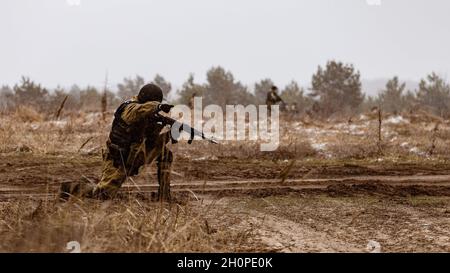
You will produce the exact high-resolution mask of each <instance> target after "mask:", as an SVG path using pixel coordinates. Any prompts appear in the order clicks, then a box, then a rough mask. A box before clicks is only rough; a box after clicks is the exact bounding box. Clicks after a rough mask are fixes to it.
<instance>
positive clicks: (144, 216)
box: [0, 198, 249, 252]
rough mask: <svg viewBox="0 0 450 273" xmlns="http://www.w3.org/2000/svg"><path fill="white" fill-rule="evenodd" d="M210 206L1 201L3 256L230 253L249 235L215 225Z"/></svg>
mask: <svg viewBox="0 0 450 273" xmlns="http://www.w3.org/2000/svg"><path fill="white" fill-rule="evenodd" d="M210 209H211V207H210V206H206V205H202V204H200V202H189V203H188V204H184V205H179V204H171V205H170V204H160V203H154V202H146V201H145V200H139V199H135V198H132V199H131V198H130V199H129V200H128V201H127V200H115V201H107V202H101V201H92V200H85V201H84V202H80V201H76V202H69V203H55V202H53V201H51V202H45V201H43V202H39V201H31V200H23V201H11V202H7V203H6V202H5V203H0V215H1V216H0V219H1V220H0V252H68V250H67V249H66V245H67V243H68V242H70V241H78V242H79V243H80V244H81V251H82V252H230V251H233V252H234V251H236V250H239V249H241V250H242V247H241V245H242V244H245V242H246V240H247V239H248V234H249V233H248V231H245V230H244V231H241V232H239V231H233V230H231V229H229V228H227V227H224V226H222V227H221V226H218V225H212V224H211V223H210V221H211V220H210V218H208V217H207V215H209V213H208V212H209V210H210Z"/></svg>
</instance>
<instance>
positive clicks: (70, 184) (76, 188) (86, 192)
mask: <svg viewBox="0 0 450 273" xmlns="http://www.w3.org/2000/svg"><path fill="white" fill-rule="evenodd" d="M94 188H95V184H94V183H92V182H90V181H86V180H83V181H66V182H63V183H61V187H60V190H59V195H58V197H59V199H60V200H62V201H67V200H69V198H70V197H71V196H75V197H78V198H81V197H88V198H93V197H94V195H93V192H94Z"/></svg>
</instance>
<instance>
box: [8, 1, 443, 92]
mask: <svg viewBox="0 0 450 273" xmlns="http://www.w3.org/2000/svg"><path fill="white" fill-rule="evenodd" d="M368 2H377V0H303V1H302V0H1V1H0V33H1V40H0V84H10V85H12V84H14V83H16V82H18V81H19V80H20V76H21V75H28V76H30V77H31V78H32V79H34V80H36V81H38V82H40V83H43V84H44V85H46V86H49V87H54V86H56V85H58V84H59V85H62V86H70V85H72V84H74V83H77V84H79V85H81V86H84V85H87V84H91V85H95V86H101V85H102V84H103V81H104V78H105V72H106V71H108V74H109V78H110V84H111V85H115V84H116V83H117V82H120V81H121V80H122V78H123V77H125V76H132V75H135V74H139V75H142V76H144V77H145V78H146V79H150V78H151V77H152V76H153V75H154V74H155V73H160V74H162V75H163V76H164V77H166V78H167V79H168V80H170V81H171V82H173V84H174V85H175V86H181V84H182V83H183V82H184V81H185V80H186V78H187V77H188V74H189V73H190V72H193V73H194V74H195V76H196V79H198V81H200V82H202V81H204V79H205V72H206V70H207V69H208V68H210V67H211V66H215V65H221V66H223V67H225V68H226V69H229V70H231V71H232V72H233V74H234V75H235V77H236V78H237V79H239V80H241V81H242V82H243V83H245V84H251V83H254V82H255V81H258V80H260V79H262V78H265V77H270V78H272V79H273V80H274V81H275V82H276V83H277V84H278V85H280V86H282V85H284V84H286V83H288V82H289V81H291V80H293V79H294V80H297V81H299V82H300V83H301V84H303V85H308V84H309V82H310V79H311V75H312V73H313V72H314V71H315V70H316V68H317V66H318V65H319V64H321V65H324V64H325V63H326V61H327V60H329V59H337V60H342V61H344V62H349V63H353V64H354V65H355V67H356V68H357V69H359V70H360V71H361V74H362V77H363V78H365V79H376V78H387V77H391V76H393V75H399V76H400V77H401V78H402V79H404V80H419V79H420V78H421V77H423V76H425V75H426V74H427V73H429V72H431V71H436V72H438V73H440V74H441V75H443V76H444V77H447V75H448V73H449V71H450V16H449V13H450V1H448V0H428V1H426V0H381V5H369V4H368Z"/></svg>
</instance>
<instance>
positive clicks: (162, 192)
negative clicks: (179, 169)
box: [156, 151, 173, 202]
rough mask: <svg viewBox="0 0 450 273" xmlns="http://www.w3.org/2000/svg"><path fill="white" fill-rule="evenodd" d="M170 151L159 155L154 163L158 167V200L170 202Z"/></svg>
mask: <svg viewBox="0 0 450 273" xmlns="http://www.w3.org/2000/svg"><path fill="white" fill-rule="evenodd" d="M172 158H173V155H172V152H170V151H168V152H167V153H166V154H165V155H161V156H160V158H158V162H157V163H156V165H157V167H158V183H159V188H158V200H159V201H167V202H170V200H171V196H170V172H171V165H172Z"/></svg>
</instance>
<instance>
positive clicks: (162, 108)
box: [158, 103, 174, 113]
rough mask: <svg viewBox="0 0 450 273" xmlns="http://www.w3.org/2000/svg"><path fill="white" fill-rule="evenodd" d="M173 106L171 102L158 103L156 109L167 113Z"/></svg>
mask: <svg viewBox="0 0 450 273" xmlns="http://www.w3.org/2000/svg"><path fill="white" fill-rule="evenodd" d="M173 107H174V106H173V105H172V104H165V103H162V104H158V111H163V112H164V113H169V112H170V109H172V108H173Z"/></svg>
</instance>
